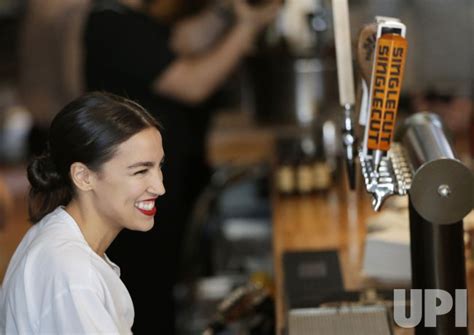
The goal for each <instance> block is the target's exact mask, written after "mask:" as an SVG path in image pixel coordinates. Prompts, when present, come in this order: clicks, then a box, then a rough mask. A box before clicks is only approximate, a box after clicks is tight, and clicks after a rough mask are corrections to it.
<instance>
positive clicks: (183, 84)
mask: <svg viewBox="0 0 474 335" xmlns="http://www.w3.org/2000/svg"><path fill="white" fill-rule="evenodd" d="M234 8H235V12H236V16H237V23H236V24H235V26H234V27H233V28H232V29H231V31H230V32H229V33H228V34H227V36H226V37H225V38H224V39H223V40H222V41H221V43H219V44H218V45H217V46H216V47H215V48H213V49H212V50H210V51H208V52H206V53H205V54H203V55H199V56H197V57H192V58H191V57H179V58H178V59H177V60H175V61H174V62H173V63H171V64H170V66H169V67H168V68H167V69H166V70H165V71H164V72H163V73H162V74H161V75H160V76H159V77H158V78H156V79H155V81H154V82H153V91H154V92H155V93H157V94H161V95H166V96H170V97H173V98H175V99H179V100H181V101H184V102H187V103H190V104H193V103H199V102H201V101H202V100H204V99H205V98H207V97H208V96H209V95H210V94H212V93H213V92H214V91H215V89H216V88H217V87H219V85H220V84H221V83H222V82H223V81H224V79H225V78H226V77H227V76H228V75H229V74H230V73H231V71H232V70H233V69H234V68H235V66H236V65H237V64H238V62H239V61H240V59H241V58H242V56H244V55H245V54H246V53H247V52H248V51H249V49H250V48H251V45H252V42H253V40H254V39H255V37H256V36H257V34H258V33H259V32H260V31H261V30H262V29H263V28H264V27H265V26H266V25H267V24H268V23H269V22H270V21H271V20H272V19H273V18H274V17H275V15H276V13H277V10H278V8H279V1H277V0H273V1H272V2H271V3H270V4H267V5H262V6H259V7H251V6H250V5H248V4H246V2H245V0H234Z"/></svg>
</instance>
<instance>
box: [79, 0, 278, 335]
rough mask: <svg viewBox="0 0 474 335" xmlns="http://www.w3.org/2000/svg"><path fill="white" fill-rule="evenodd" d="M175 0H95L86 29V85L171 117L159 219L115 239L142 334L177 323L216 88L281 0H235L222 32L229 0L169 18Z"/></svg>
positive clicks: (163, 118) (168, 330)
mask: <svg viewBox="0 0 474 335" xmlns="http://www.w3.org/2000/svg"><path fill="white" fill-rule="evenodd" d="M173 2H174V3H177V1H176V0H151V1H144V0H121V1H112V0H104V1H96V3H95V5H94V7H93V9H92V11H91V13H90V15H89V18H88V20H87V23H86V29H85V36H84V43H85V45H84V48H85V65H86V66H85V71H86V72H85V74H86V83H87V89H88V90H104V91H109V92H112V93H115V94H119V95H123V96H126V97H128V98H131V99H133V100H136V101H137V102H139V103H140V104H141V105H143V106H144V107H145V108H146V109H147V110H149V111H150V112H151V113H152V114H153V115H154V116H155V117H156V118H157V119H158V120H159V121H160V123H161V124H162V125H163V127H164V129H163V131H162V136H163V146H164V150H165V151H166V160H165V164H164V166H163V172H164V174H165V175H166V179H165V181H164V183H165V186H166V188H167V189H168V190H169V191H168V192H167V194H166V196H165V197H163V198H161V199H160V200H159V202H158V208H160V213H159V217H160V222H159V223H158V224H157V226H156V228H154V229H153V230H152V232H151V233H150V234H139V233H138V234H137V233H134V232H123V233H122V234H120V235H119V237H118V238H117V240H116V241H115V242H114V243H113V244H112V246H111V247H110V249H109V255H110V256H111V258H112V259H114V260H116V261H118V262H120V263H121V264H122V279H123V281H124V283H125V284H126V286H127V288H128V289H129V291H130V295H131V296H132V299H133V301H134V306H135V315H136V317H135V324H134V326H133V331H134V333H136V334H151V333H153V334H166V335H172V334H174V333H175V325H174V319H175V316H174V313H175V311H174V301H173V286H174V284H175V282H176V279H177V270H178V263H179V253H180V250H181V242H182V237H183V234H184V231H185V225H186V222H187V220H188V219H189V214H190V212H191V209H192V206H193V202H194V200H195V198H196V196H197V195H198V194H199V191H200V190H201V189H202V187H203V186H204V185H205V183H206V182H207V180H208V176H209V168H208V165H207V164H206V157H205V135H206V131H207V125H208V121H209V118H210V114H209V108H208V102H209V98H210V97H211V96H212V95H213V94H214V93H215V92H216V91H217V90H218V89H219V87H220V86H221V85H222V84H223V82H224V81H225V80H226V79H227V78H228V77H229V76H230V75H231V74H232V72H233V71H234V70H235V68H236V66H237V65H238V63H239V61H240V60H241V59H242V58H243V57H244V56H245V55H246V54H247V53H248V52H249V51H250V50H251V47H252V44H253V42H254V41H255V39H256V38H257V36H258V34H259V32H261V31H262V29H263V28H264V27H265V26H266V25H267V24H268V23H270V22H271V21H272V20H273V18H274V17H275V15H276V13H277V11H278V8H279V3H278V2H279V0H268V1H267V2H264V4H261V5H258V6H257V5H255V6H253V5H249V4H247V2H246V1H245V0H231V1H226V4H228V5H229V6H230V8H231V9H232V12H233V16H234V19H233V21H234V22H233V24H232V26H231V27H229V28H228V29H225V34H224V35H223V36H221V37H219V38H217V37H218V31H219V30H223V28H224V27H225V23H223V22H224V21H225V20H224V21H223V18H222V16H223V15H225V16H227V17H228V15H229V12H228V11H225V10H224V7H223V6H222V3H220V4H218V6H215V7H213V8H210V9H205V10H203V11H202V12H201V13H199V14H198V15H197V16H195V17H192V18H188V19H186V20H183V21H181V23H180V22H178V23H176V24H173V25H169V24H168V23H166V21H164V20H160V18H159V17H157V16H156V13H157V12H159V8H160V6H161V7H162V8H165V7H167V4H168V5H169V4H172V3H173ZM152 13H154V14H155V15H153V16H152V15H151V14H152Z"/></svg>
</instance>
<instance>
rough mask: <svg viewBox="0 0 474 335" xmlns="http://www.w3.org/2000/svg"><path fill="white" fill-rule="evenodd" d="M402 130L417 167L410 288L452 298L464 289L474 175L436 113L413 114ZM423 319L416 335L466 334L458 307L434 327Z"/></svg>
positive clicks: (412, 200)
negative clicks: (465, 230)
mask: <svg viewBox="0 0 474 335" xmlns="http://www.w3.org/2000/svg"><path fill="white" fill-rule="evenodd" d="M400 134H401V135H400V138H401V140H402V143H403V146H404V148H405V150H406V152H407V155H408V161H409V163H410V164H411V168H412V171H413V182H412V185H411V188H410V191H409V200H410V201H409V202H410V205H409V211H410V239H411V263H412V288H413V289H423V290H424V289H440V290H444V291H447V292H449V293H450V294H451V297H453V300H454V297H455V290H456V289H466V268H465V256H464V241H463V221H462V220H463V218H464V217H465V216H466V215H467V214H468V213H469V212H470V211H471V209H472V203H473V202H472V199H473V185H474V184H473V176H472V173H471V171H470V170H469V169H468V168H467V167H466V166H464V165H463V164H462V163H461V162H460V161H459V160H458V159H456V158H455V155H454V152H453V149H452V148H451V145H450V143H449V141H448V140H447V138H446V136H445V133H444V130H443V125H442V123H441V121H440V119H439V118H438V117H437V116H436V115H434V114H429V113H418V114H415V115H414V116H412V117H410V118H409V119H407V120H406V122H405V124H404V126H403V127H402V128H401V131H400ZM423 307H424V306H423ZM429 307H430V308H432V307H434V306H429ZM453 307H454V306H453ZM423 311H425V309H424V308H423ZM424 319H425V317H423V318H422V321H421V322H420V324H419V325H418V326H417V327H416V330H415V333H416V335H467V327H456V324H455V310H454V308H453V309H451V311H450V312H449V313H447V314H444V315H440V316H438V317H437V325H436V327H431V328H430V327H425V326H424Z"/></svg>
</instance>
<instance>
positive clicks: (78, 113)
mask: <svg viewBox="0 0 474 335" xmlns="http://www.w3.org/2000/svg"><path fill="white" fill-rule="evenodd" d="M149 127H156V128H157V129H158V130H160V129H161V126H160V124H159V123H158V122H157V121H156V120H155V119H154V118H153V117H152V116H151V115H150V114H149V113H148V112H147V111H146V110H145V109H144V108H143V107H141V106H140V105H138V104H137V103H135V102H133V101H131V100H128V99H125V98H122V97H119V96H116V95H113V94H109V93H101V92H92V93H88V94H85V95H83V96H81V97H79V98H78V99H76V100H74V101H72V102H71V103H69V104H68V105H66V106H65V107H64V108H63V109H62V110H61V111H60V112H59V113H58V114H57V115H56V116H55V118H54V119H53V121H52V123H51V127H50V130H49V137H48V143H47V149H46V151H45V152H44V153H43V154H42V155H40V156H37V157H35V158H33V159H32V160H31V162H30V163H29V164H28V168H27V175H28V180H29V182H30V184H31V188H30V193H29V204H28V206H29V208H28V210H29V216H30V221H31V222H32V223H36V222H38V221H39V220H41V219H42V218H43V217H44V216H45V215H46V214H48V213H49V212H51V211H53V210H54V209H55V208H56V207H58V206H60V205H63V206H65V205H67V204H68V203H69V202H70V201H71V199H72V198H73V197H74V188H73V185H72V180H71V178H70V175H69V169H70V166H71V164H73V163H74V162H81V163H83V164H85V165H86V166H87V167H88V168H89V169H91V170H93V171H97V172H98V171H100V168H101V166H102V164H104V163H105V162H107V161H108V160H109V159H111V158H112V156H113V155H114V154H115V152H116V150H117V147H118V146H119V145H120V144H121V143H123V142H125V141H126V140H128V139H129V138H130V137H132V136H133V135H135V134H137V133H138V132H140V131H142V130H144V129H146V128H149Z"/></svg>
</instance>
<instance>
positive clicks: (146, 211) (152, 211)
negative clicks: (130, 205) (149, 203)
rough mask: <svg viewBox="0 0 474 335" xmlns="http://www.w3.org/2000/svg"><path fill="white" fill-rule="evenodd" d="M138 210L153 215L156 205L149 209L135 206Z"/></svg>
mask: <svg viewBox="0 0 474 335" xmlns="http://www.w3.org/2000/svg"><path fill="white" fill-rule="evenodd" d="M137 209H138V210H139V211H140V212H142V213H143V214H145V215H147V216H154V215H155V214H156V207H153V208H152V209H150V210H146V209H142V208H137Z"/></svg>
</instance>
